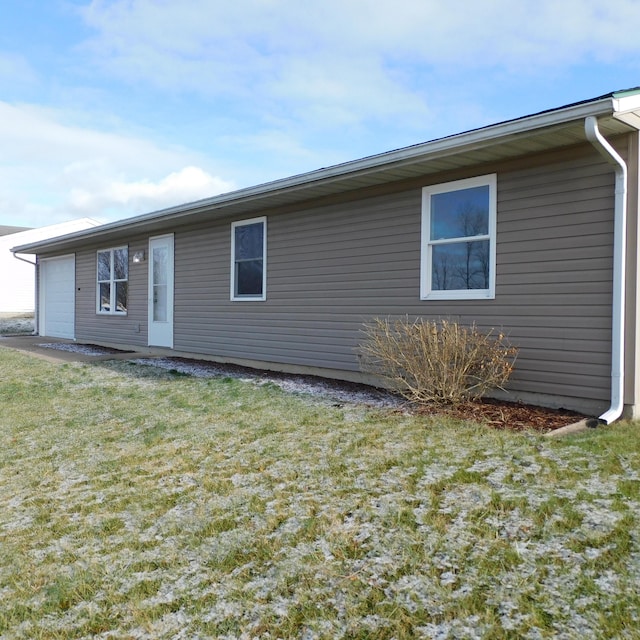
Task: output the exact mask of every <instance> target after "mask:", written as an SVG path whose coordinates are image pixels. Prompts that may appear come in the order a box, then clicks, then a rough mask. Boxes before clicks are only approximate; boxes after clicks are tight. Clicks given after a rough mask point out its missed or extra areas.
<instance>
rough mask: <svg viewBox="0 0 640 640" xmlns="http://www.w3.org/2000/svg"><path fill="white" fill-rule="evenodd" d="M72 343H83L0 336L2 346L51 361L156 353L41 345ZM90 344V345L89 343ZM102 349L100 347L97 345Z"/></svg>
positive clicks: (126, 358) (127, 357) (151, 355)
mask: <svg viewBox="0 0 640 640" xmlns="http://www.w3.org/2000/svg"><path fill="white" fill-rule="evenodd" d="M58 343H60V344H70V345H78V346H80V345H81V344H82V343H78V342H75V341H74V340H65V339H64V338H50V337H48V336H30V335H29V336H0V347H6V348H8V349H16V350H18V351H25V352H27V353H30V354H32V355H34V356H36V357H37V358H42V360H48V361H49V362H100V361H101V360H133V359H135V358H149V357H153V356H154V355H158V354H154V353H151V352H150V350H145V351H144V352H142V351H117V350H115V349H111V350H109V352H108V353H104V354H101V355H88V354H86V353H82V352H81V351H62V350H60V349H52V348H49V347H40V346H38V345H40V344H58ZM88 346H89V345H88ZM96 348H98V349H100V347H98V346H96Z"/></svg>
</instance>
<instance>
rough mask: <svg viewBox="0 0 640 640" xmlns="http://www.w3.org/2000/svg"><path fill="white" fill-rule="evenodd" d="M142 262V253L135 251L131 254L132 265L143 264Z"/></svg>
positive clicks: (143, 257) (143, 258)
mask: <svg viewBox="0 0 640 640" xmlns="http://www.w3.org/2000/svg"><path fill="white" fill-rule="evenodd" d="M144 260H145V255H144V251H136V252H135V253H134V254H133V264H140V263H141V262H144Z"/></svg>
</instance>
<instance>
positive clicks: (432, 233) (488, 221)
mask: <svg viewBox="0 0 640 640" xmlns="http://www.w3.org/2000/svg"><path fill="white" fill-rule="evenodd" d="M495 263H496V175H495V174H491V175H486V176H481V177H478V178H469V179H467V180H457V181H456V182H448V183H446V184H440V185H434V186H431V187H425V188H424V189H423V190H422V265H421V270H420V297H421V299H422V300H431V299H436V300H438V299H439V300H464V299H473V298H476V299H477V298H494V297H495Z"/></svg>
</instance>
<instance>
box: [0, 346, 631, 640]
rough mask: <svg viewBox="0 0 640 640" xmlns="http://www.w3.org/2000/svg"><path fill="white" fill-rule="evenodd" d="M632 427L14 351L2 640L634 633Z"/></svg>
mask: <svg viewBox="0 0 640 640" xmlns="http://www.w3.org/2000/svg"><path fill="white" fill-rule="evenodd" d="M639 471H640V427H639V426H638V425H634V424H625V425H620V426H616V427H613V428H605V429H599V430H596V431H590V432H588V433H586V434H584V435H582V436H579V437H575V438H573V439H570V440H560V441H557V440H549V439H545V438H543V437H541V436H539V435H535V434H518V433H509V432H504V431H500V432H497V431H491V430H489V429H487V428H484V427H480V426H477V425H471V424H464V423H461V422H454V421H452V420H443V419H435V418H429V417H425V416H422V417H421V416H407V415H403V414H402V413H401V412H392V411H391V410H373V409H367V408H366V407H363V406H359V405H355V404H349V403H345V404H337V403H333V402H331V401H326V400H323V399H321V398H316V397H311V396H303V395H293V394H287V393H285V392H283V391H281V390H280V389H279V388H277V387H275V385H273V384H266V385H262V386H259V385H257V384H255V383H249V382H243V381H242V380H238V379H231V378H219V379H198V378H192V377H189V376H184V375H177V374H175V373H171V372H167V371H162V370H159V369H155V368H152V367H144V366H141V365H134V364H130V363H126V362H113V363H107V364H105V363H101V364H96V365H82V364H50V363H47V362H43V361H41V360H38V359H36V358H33V357H31V356H27V355H23V354H19V353H17V352H14V351H10V350H8V349H2V348H0V559H1V560H0V638H2V639H13V638H25V639H27V638H28V639H38V638H60V639H65V640H66V639H70V638H86V639H89V638H105V639H106V638H117V639H130V638H148V639H153V640H156V639H159V638H184V639H185V640H187V639H188V640H192V639H196V638H229V639H231V638H239V639H245V638H246V639H247V640H248V639H250V638H265V639H266V638H273V639H275V638H301V639H305V640H307V639H309V640H310V639H312V638H326V639H333V638H349V639H356V638H361V639H365V638H366V639H376V638H389V639H390V638H396V639H398V640H400V639H404V638H438V639H444V638H488V639H491V640H493V639H500V638H531V639H534V638H576V639H577V638H637V637H639V636H640V539H639V533H640V527H639V523H640V520H639V519H640V475H639Z"/></svg>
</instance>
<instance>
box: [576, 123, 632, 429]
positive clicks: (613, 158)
mask: <svg viewBox="0 0 640 640" xmlns="http://www.w3.org/2000/svg"><path fill="white" fill-rule="evenodd" d="M584 129H585V133H586V135H587V139H588V140H589V142H591V144H592V145H593V146H594V147H595V148H596V149H597V150H598V152H599V153H600V154H601V155H602V156H603V157H604V158H605V159H606V161H607V162H608V163H609V164H612V165H614V166H615V174H616V190H615V201H614V221H613V305H612V311H611V333H612V336H611V406H610V407H609V409H608V410H607V411H606V412H605V413H603V414H602V415H601V416H600V420H602V421H603V422H605V423H606V424H611V423H612V422H614V421H615V420H617V419H618V418H619V417H620V416H621V415H622V411H623V409H624V327H625V322H624V315H625V307H626V300H625V297H626V296H625V286H626V277H625V276H626V269H625V264H626V253H627V165H626V163H625V161H624V160H623V159H622V158H621V157H620V156H619V155H618V153H617V152H616V150H615V149H614V148H613V147H612V146H611V145H610V144H609V143H608V142H607V140H605V138H604V137H603V136H602V134H601V133H600V131H599V129H598V120H597V118H595V117H593V116H588V117H587V118H586V119H585V121H584Z"/></svg>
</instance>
